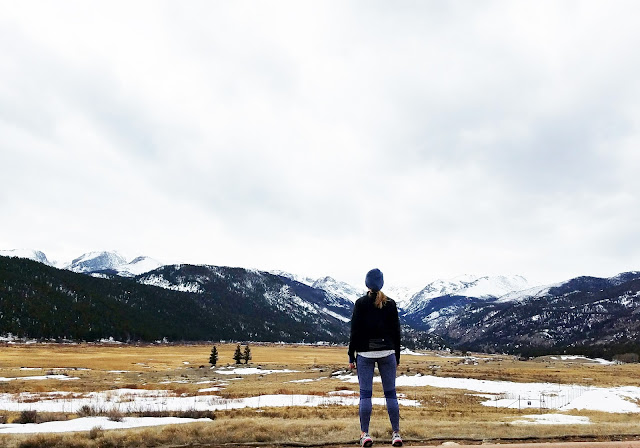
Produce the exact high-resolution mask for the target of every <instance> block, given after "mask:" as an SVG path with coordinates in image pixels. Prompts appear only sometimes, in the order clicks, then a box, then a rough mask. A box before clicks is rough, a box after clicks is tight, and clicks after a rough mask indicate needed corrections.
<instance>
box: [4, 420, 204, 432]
mask: <svg viewBox="0 0 640 448" xmlns="http://www.w3.org/2000/svg"><path fill="white" fill-rule="evenodd" d="M209 421H211V419H208V418H198V419H195V418H178V417H125V418H123V419H122V421H120V422H114V421H111V420H109V418H108V417H83V418H76V419H73V420H67V421H60V422H46V423H27V424H16V423H11V424H0V434H33V433H61V432H78V431H90V430H91V429H93V428H98V427H99V428H102V429H105V430H109V429H129V428H140V427H144V426H161V425H176V424H181V423H194V422H209Z"/></svg>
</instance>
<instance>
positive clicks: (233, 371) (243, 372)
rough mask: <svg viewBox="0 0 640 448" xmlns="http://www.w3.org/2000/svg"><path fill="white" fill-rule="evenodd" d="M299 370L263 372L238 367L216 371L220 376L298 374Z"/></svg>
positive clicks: (254, 368) (251, 368)
mask: <svg viewBox="0 0 640 448" xmlns="http://www.w3.org/2000/svg"><path fill="white" fill-rule="evenodd" d="M298 372H299V370H287V369H283V370H263V369H258V368H257V367H244V368H242V367H238V368H232V369H231V370H216V373H219V374H220V375H269V374H271V373H298Z"/></svg>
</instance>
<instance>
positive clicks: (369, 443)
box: [362, 440, 373, 448]
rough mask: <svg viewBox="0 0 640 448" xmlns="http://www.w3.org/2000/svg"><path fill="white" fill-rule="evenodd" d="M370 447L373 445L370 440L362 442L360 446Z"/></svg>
mask: <svg viewBox="0 0 640 448" xmlns="http://www.w3.org/2000/svg"><path fill="white" fill-rule="evenodd" d="M372 445H373V441H371V440H367V441H366V442H364V443H363V444H362V446H364V447H365V448H369V447H370V446H372Z"/></svg>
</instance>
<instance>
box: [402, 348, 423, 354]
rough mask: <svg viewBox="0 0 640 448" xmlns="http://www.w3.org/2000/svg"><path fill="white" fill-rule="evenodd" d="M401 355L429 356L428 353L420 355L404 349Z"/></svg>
mask: <svg viewBox="0 0 640 448" xmlns="http://www.w3.org/2000/svg"><path fill="white" fill-rule="evenodd" d="M400 354H401V355H410V356H429V355H428V354H427V353H418V352H414V351H413V350H409V349H408V348H403V349H402V351H401V352H400Z"/></svg>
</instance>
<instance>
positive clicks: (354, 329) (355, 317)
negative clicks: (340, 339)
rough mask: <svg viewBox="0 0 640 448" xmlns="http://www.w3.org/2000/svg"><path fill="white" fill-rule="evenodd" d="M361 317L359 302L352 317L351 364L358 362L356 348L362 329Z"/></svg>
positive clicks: (350, 338)
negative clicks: (359, 331) (360, 328)
mask: <svg viewBox="0 0 640 448" xmlns="http://www.w3.org/2000/svg"><path fill="white" fill-rule="evenodd" d="M359 317H360V313H359V306H358V302H357V301H356V304H355V305H354V307H353V314H352V315H351V333H350V336H349V352H348V354H349V362H350V363H354V362H356V353H355V352H356V350H355V348H356V340H357V337H358V329H359V327H360V324H359Z"/></svg>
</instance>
